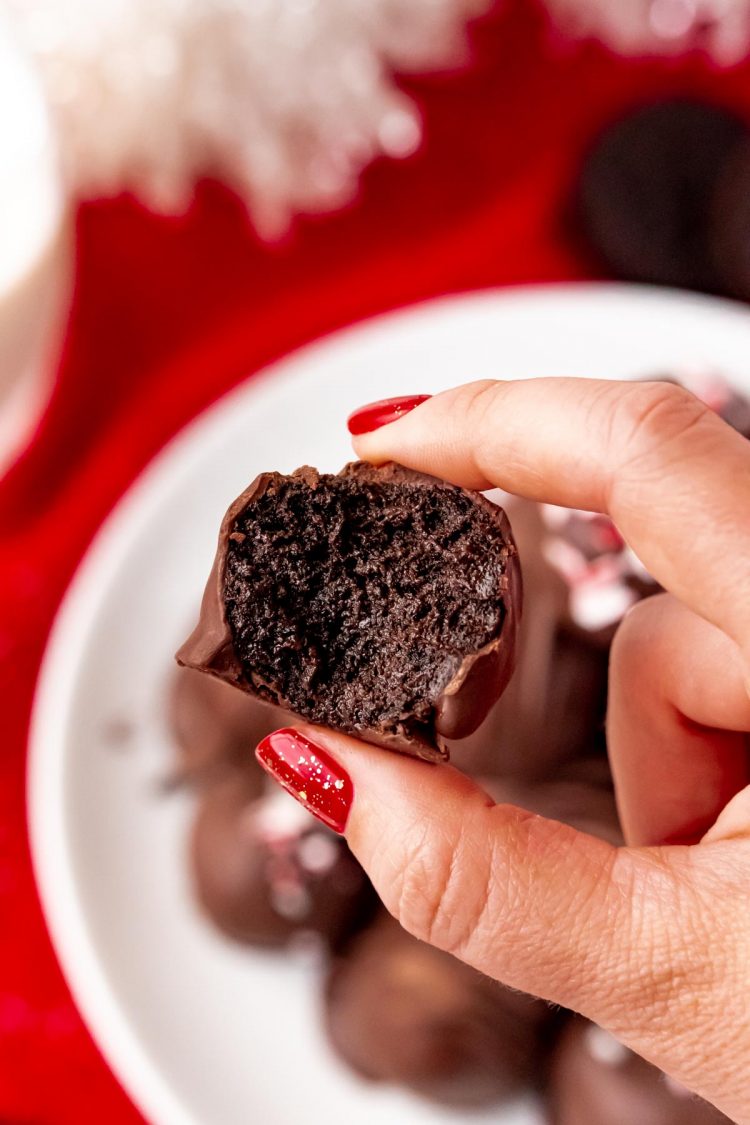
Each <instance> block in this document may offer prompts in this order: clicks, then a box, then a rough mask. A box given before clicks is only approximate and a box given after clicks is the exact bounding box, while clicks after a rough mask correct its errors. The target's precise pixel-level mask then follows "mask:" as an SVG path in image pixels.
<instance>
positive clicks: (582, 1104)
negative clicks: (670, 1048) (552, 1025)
mask: <svg viewBox="0 0 750 1125" xmlns="http://www.w3.org/2000/svg"><path fill="white" fill-rule="evenodd" d="M547 1105H548V1113H549V1121H550V1125H636V1123H637V1125H731V1122H730V1120H729V1118H728V1117H725V1116H724V1114H723V1113H719V1111H718V1110H717V1109H714V1107H713V1106H711V1105H709V1104H708V1103H707V1102H704V1101H702V1100H701V1099H700V1098H696V1097H694V1096H693V1095H692V1094H691V1093H690V1092H689V1091H688V1090H686V1089H685V1088H684V1087H683V1086H681V1085H679V1083H677V1082H674V1081H673V1080H672V1079H670V1078H667V1077H666V1076H665V1075H664V1074H662V1072H661V1071H660V1070H657V1068H656V1067H655V1066H652V1065H651V1063H648V1062H646V1061H645V1059H642V1058H640V1056H639V1055H636V1054H634V1053H633V1052H632V1051H629V1050H628V1048H627V1047H623V1046H622V1044H621V1043H619V1042H618V1041H617V1040H616V1039H615V1038H614V1037H613V1036H611V1035H610V1034H609V1033H608V1032H606V1031H602V1029H601V1028H599V1027H597V1026H596V1025H595V1024H592V1023H587V1022H586V1021H585V1020H582V1019H574V1020H572V1021H571V1022H570V1023H569V1024H568V1026H567V1027H566V1028H565V1029H564V1031H563V1032H562V1035H561V1037H560V1039H559V1041H558V1044H557V1046H556V1048H555V1052H554V1056H553V1059H552V1064H551V1071H550V1080H549V1088H548V1091H547Z"/></svg>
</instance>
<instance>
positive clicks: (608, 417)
mask: <svg viewBox="0 0 750 1125" xmlns="http://www.w3.org/2000/svg"><path fill="white" fill-rule="evenodd" d="M354 445H355V449H356V451H357V453H358V455H359V456H360V457H362V458H364V459H365V460H369V461H374V462H382V461H387V460H394V461H399V462H401V463H402V464H404V465H406V466H408V467H409V468H413V469H418V470H421V471H423V472H427V473H432V474H434V475H435V476H440V477H443V478H444V479H446V480H450V481H453V482H454V483H456V484H460V485H463V486H464V487H467V488H479V489H484V488H490V487H499V488H503V489H505V490H506V491H508V492H513V493H517V494H519V495H521V496H525V497H527V498H529V499H532V500H540V501H545V502H547V503H552V504H560V505H563V506H565V507H571V508H585V509H588V510H590V511H597V512H604V513H607V514H608V515H610V516H611V518H612V519H613V520H614V522H615V523H616V524H617V526H618V528H619V530H620V532H621V533H622V535H623V536H624V538H625V539H626V540H627V542H628V543H629V544H630V546H631V547H632V548H633V550H634V551H635V553H636V554H637V555H638V557H639V558H640V560H641V562H642V563H643V564H644V565H645V566H646V567H647V569H648V570H649V571H650V572H651V574H652V575H653V576H654V578H656V580H657V581H658V582H660V583H661V585H662V586H664V588H665V589H667V590H669V591H671V592H672V593H673V594H675V595H676V596H677V597H678V598H680V600H681V601H683V602H685V603H686V604H687V605H689V606H690V607H691V608H692V609H694V610H695V611H696V612H697V613H699V614H701V616H703V617H705V618H706V619H707V620H708V621H710V622H712V624H714V625H716V626H718V627H719V628H720V629H722V630H724V632H726V633H727V634H728V635H729V636H730V637H731V638H732V639H733V640H735V641H736V642H737V643H738V644H739V645H740V647H741V648H742V649H743V652H744V653H745V656H746V657H748V656H750V442H748V441H746V440H745V438H743V437H742V436H740V435H739V434H737V433H735V432H734V431H733V430H732V429H731V428H730V427H729V426H728V425H727V424H726V423H725V422H723V421H722V420H721V419H720V418H719V417H718V416H717V415H715V414H714V413H713V412H712V411H711V410H709V409H708V408H707V407H706V406H704V405H703V404H702V403H701V402H700V400H699V399H697V398H696V397H695V396H694V395H692V394H690V393H689V392H688V391H686V390H684V389H682V388H681V387H677V386H674V385H673V384H670V383H627V382H625V383H623V382H614V381H609V380H594V379H530V380H519V381H517V382H514V381H510V382H495V381H485V382H478V383H468V384H466V385H465V386H462V387H457V388H455V389H454V390H451V391H446V392H444V393H443V394H440V395H436V396H435V397H433V398H430V399H428V400H427V401H426V402H423V403H422V404H421V405H419V406H418V407H417V408H416V409H415V410H412V411H411V412H410V413H408V414H406V415H405V416H404V417H402V418H400V419H399V420H398V421H395V422H392V423H391V424H390V425H386V426H383V427H382V428H381V429H378V430H375V431H373V432H372V433H368V434H363V435H361V436H358V437H356V438H355V442H354Z"/></svg>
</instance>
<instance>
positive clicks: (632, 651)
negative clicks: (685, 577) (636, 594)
mask: <svg viewBox="0 0 750 1125" xmlns="http://www.w3.org/2000/svg"><path fill="white" fill-rule="evenodd" d="M668 597H669V595H668V594H656V595H655V596H653V597H651V598H646V599H645V600H644V601H641V602H636V604H635V605H633V606H631V607H630V609H628V610H627V612H626V613H625V615H624V617H623V619H622V621H621V622H620V624H619V626H618V629H617V632H616V633H615V635H614V639H613V641H612V647H611V649H610V656H609V667H610V677H621V678H626V679H627V680H628V682H630V681H631V680H632V678H633V677H636V678H638V679H640V678H642V675H648V676H653V667H652V664H651V663H650V662H649V661H644V654H645V653H647V652H651V651H653V646H654V643H655V641H657V640H658V636H657V637H655V636H654V633H655V625H657V624H658V622H659V620H661V608H662V606H663V605H664V604H665V601H666V599H667V598H668Z"/></svg>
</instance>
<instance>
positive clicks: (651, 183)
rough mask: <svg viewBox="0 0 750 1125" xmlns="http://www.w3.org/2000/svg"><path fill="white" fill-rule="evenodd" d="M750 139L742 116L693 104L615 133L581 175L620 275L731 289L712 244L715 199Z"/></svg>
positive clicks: (586, 211) (603, 253) (583, 197)
mask: <svg viewBox="0 0 750 1125" xmlns="http://www.w3.org/2000/svg"><path fill="white" fill-rule="evenodd" d="M746 137H747V130H746V127H745V125H744V124H743V122H742V121H741V120H740V119H739V118H737V117H735V116H734V115H733V114H731V113H728V112H727V111H726V110H723V109H719V108H718V107H716V106H711V105H706V104H703V103H700V102H696V101H690V100H686V99H676V100H670V101H663V102H659V103H656V104H653V105H649V106H646V107H645V108H640V109H637V110H636V111H635V112H634V113H630V114H629V115H628V116H627V117H625V118H624V119H623V120H621V121H619V122H617V123H616V124H615V125H613V126H611V127H610V128H609V129H607V130H606V132H605V133H604V134H603V136H602V137H600V138H599V140H598V141H597V143H596V145H595V147H594V149H593V151H592V152H591V153H590V154H589V156H588V158H587V160H586V162H585V164H584V167H583V170H582V172H581V177H580V182H579V185H578V199H577V212H578V216H579V219H580V222H581V224H582V227H583V229H584V231H585V232H586V234H587V235H588V238H589V241H590V242H591V244H592V246H593V247H594V249H595V250H596V251H597V252H598V253H599V255H600V257H601V258H602V260H603V261H604V263H605V264H606V265H607V267H608V268H609V269H610V270H611V271H612V273H614V274H615V275H616V276H617V277H621V278H624V279H625V280H629V281H647V282H651V283H655V284H657V285H676V286H684V287H686V288H692V289H702V290H707V291H710V292H721V291H723V290H724V281H723V278H722V276H721V269H720V263H717V260H716V253H715V251H714V248H713V246H712V240H713V238H714V232H713V212H714V208H715V202H714V201H715V197H716V193H717V189H718V187H719V185H720V183H721V177H722V170H723V169H724V168H725V167H726V166H727V165H728V164H729V162H731V161H732V159H733V157H734V154H735V153H736V152H737V151H738V149H739V148H740V146H741V145H742V144H743V142H744V141H745V138H746Z"/></svg>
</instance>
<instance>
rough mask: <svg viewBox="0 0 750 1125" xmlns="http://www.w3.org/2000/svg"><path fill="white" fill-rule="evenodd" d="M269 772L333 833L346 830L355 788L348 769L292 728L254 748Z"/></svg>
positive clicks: (268, 736) (270, 735) (285, 729)
mask: <svg viewBox="0 0 750 1125" xmlns="http://www.w3.org/2000/svg"><path fill="white" fill-rule="evenodd" d="M255 757H256V758H257V759H258V761H259V762H260V764H261V765H262V766H263V769H264V770H265V771H266V773H270V775H271V777H272V778H273V779H274V781H278V783H279V785H281V786H282V787H283V788H284V789H286V791H287V793H291V795H292V796H293V797H296V798H297V800H298V801H299V802H300V804H302V805H304V806H305V808H306V809H308V810H309V811H310V812H311V813H312V814H313V815H314V816H317V818H318V820H322V821H323V823H324V824H327V825H328V827H329V828H332V829H333V830H334V832H343V831H344V829H345V828H346V820H347V817H348V816H349V809H350V808H351V804H352V799H353V797H354V787H353V786H352V782H351V778H350V777H349V774H348V773H347V772H346V770H343V769H342V768H341V766H340V765H339V764H338V762H334V760H333V758H331V756H330V755H329V754H327V753H326V751H325V750H323V749H322V748H321V747H320V746H316V745H315V743H314V742H311V741H310V739H309V738H305V736H304V735H302V734H300V733H299V732H298V731H296V730H292V728H291V727H284V728H282V730H276V731H274V732H273V734H269V735H267V736H266V737H265V738H264V739H263V741H262V742H261V743H259V745H258V748H257V749H256V751H255Z"/></svg>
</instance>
